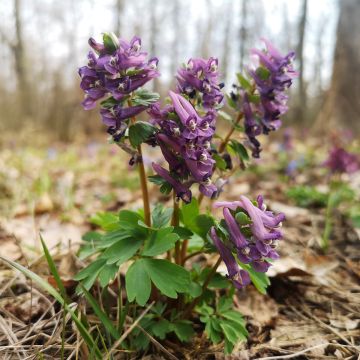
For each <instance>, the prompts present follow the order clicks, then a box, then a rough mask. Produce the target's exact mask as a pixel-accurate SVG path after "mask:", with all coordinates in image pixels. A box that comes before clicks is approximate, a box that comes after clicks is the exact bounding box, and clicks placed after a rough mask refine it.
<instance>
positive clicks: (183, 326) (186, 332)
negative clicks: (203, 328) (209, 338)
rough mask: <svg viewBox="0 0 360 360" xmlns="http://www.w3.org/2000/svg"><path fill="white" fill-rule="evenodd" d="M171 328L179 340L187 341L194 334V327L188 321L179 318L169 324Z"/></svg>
mask: <svg viewBox="0 0 360 360" xmlns="http://www.w3.org/2000/svg"><path fill="white" fill-rule="evenodd" d="M171 328H172V330H173V331H174V332H175V334H176V336H177V337H178V339H179V340H180V341H189V340H190V339H191V338H192V337H193V336H194V333H195V332H194V329H193V327H192V325H191V322H190V321H187V320H179V321H176V322H175V323H172V324H171Z"/></svg>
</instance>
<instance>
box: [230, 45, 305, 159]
mask: <svg viewBox="0 0 360 360" xmlns="http://www.w3.org/2000/svg"><path fill="white" fill-rule="evenodd" d="M263 41H264V43H265V45H266V49H265V50H258V49H252V50H251V53H252V54H253V55H254V56H255V57H256V58H257V60H258V66H257V67H256V68H254V69H248V74H249V76H250V77H249V79H248V80H246V79H245V81H244V83H243V84H242V85H241V86H236V85H234V88H235V91H233V92H232V93H231V100H232V101H233V102H235V103H237V106H238V107H239V108H240V109H241V110H242V111H243V113H244V127H245V133H246V135H247V137H248V140H249V145H250V148H251V150H252V155H253V157H255V158H258V157H259V156H260V151H261V144H260V142H259V140H258V139H257V136H259V135H260V134H265V135H267V134H269V132H270V131H275V130H277V129H278V128H279V127H280V126H281V119H280V117H281V116H282V115H284V114H285V113H286V112H287V110H288V106H287V101H288V96H287V95H286V90H287V89H288V88H289V87H290V86H291V85H292V81H293V79H294V78H296V77H297V76H298V73H297V72H295V71H294V68H293V65H292V62H293V60H294V58H295V53H294V52H293V51H291V52H289V53H288V54H287V55H285V56H283V55H282V54H280V52H279V51H278V50H277V49H275V47H274V46H273V45H272V44H271V43H270V42H269V41H267V40H265V39H263ZM244 84H245V85H244Z"/></svg>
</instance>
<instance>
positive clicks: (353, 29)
mask: <svg viewBox="0 0 360 360" xmlns="http://www.w3.org/2000/svg"><path fill="white" fill-rule="evenodd" d="M359 19H360V1H359V0H343V1H340V16H339V22H338V27H337V39H336V46H335V53H334V65H333V74H332V79H331V86H330V89H329V91H328V93H327V96H326V100H325V103H324V106H323V108H322V110H321V112H320V114H319V116H318V118H317V121H316V128H317V129H318V130H324V129H327V130H339V129H351V130H353V131H354V132H355V133H356V134H357V135H359V134H360V101H359V94H360V71H359V68H360V46H359V44H360V21H359Z"/></svg>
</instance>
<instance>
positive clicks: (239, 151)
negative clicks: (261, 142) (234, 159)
mask: <svg viewBox="0 0 360 360" xmlns="http://www.w3.org/2000/svg"><path fill="white" fill-rule="evenodd" d="M229 147H230V148H231V149H232V150H233V151H234V153H235V154H236V155H237V156H238V157H239V158H240V159H241V160H244V161H248V160H249V159H250V158H249V154H248V152H247V150H246V148H245V147H244V145H243V144H241V143H239V142H238V141H237V140H234V139H232V140H230V144H229Z"/></svg>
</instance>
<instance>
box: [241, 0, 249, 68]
mask: <svg viewBox="0 0 360 360" xmlns="http://www.w3.org/2000/svg"><path fill="white" fill-rule="evenodd" d="M240 16H241V20H240V31H239V38H240V62H239V66H240V69H239V70H240V71H243V69H244V59H245V51H246V40H247V18H248V2H247V1H246V0H241V15H240Z"/></svg>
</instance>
